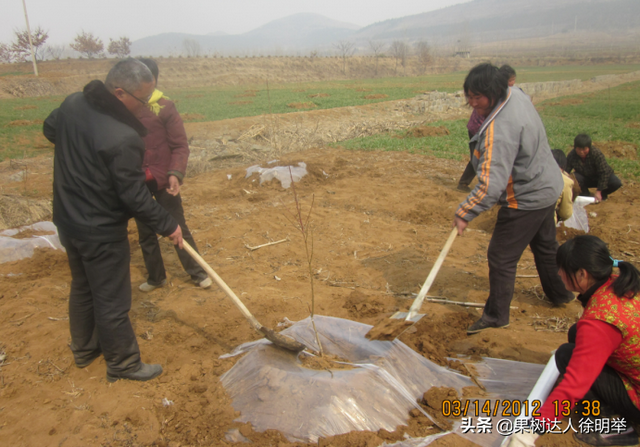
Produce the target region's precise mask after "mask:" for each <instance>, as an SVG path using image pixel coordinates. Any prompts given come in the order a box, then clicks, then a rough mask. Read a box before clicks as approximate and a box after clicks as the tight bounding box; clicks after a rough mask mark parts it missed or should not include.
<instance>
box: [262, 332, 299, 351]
mask: <svg viewBox="0 0 640 447" xmlns="http://www.w3.org/2000/svg"><path fill="white" fill-rule="evenodd" d="M259 330H260V332H261V333H262V334H263V335H264V336H265V337H266V339H267V340H269V341H270V342H271V343H273V344H274V345H276V346H278V347H279V348H283V349H286V350H287V351H292V352H300V351H304V350H305V349H306V348H307V347H306V346H305V345H303V344H302V343H300V342H297V341H295V340H294V339H293V338H291V337H287V336H286V335H282V334H278V333H277V332H276V331H274V330H273V329H269V328H267V327H264V326H262V327H261V328H260V329H259Z"/></svg>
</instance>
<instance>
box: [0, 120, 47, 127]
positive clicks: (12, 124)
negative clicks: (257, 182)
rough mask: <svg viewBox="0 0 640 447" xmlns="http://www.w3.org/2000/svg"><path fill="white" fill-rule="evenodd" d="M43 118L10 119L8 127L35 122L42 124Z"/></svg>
mask: <svg viewBox="0 0 640 447" xmlns="http://www.w3.org/2000/svg"><path fill="white" fill-rule="evenodd" d="M42 123H43V121H42V120H15V121H9V123H8V124H7V127H22V126H31V125H34V124H42Z"/></svg>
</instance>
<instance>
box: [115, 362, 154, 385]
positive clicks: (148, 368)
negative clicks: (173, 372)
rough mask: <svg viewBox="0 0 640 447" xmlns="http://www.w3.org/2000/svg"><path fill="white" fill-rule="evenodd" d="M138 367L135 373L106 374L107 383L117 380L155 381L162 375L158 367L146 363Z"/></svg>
mask: <svg viewBox="0 0 640 447" xmlns="http://www.w3.org/2000/svg"><path fill="white" fill-rule="evenodd" d="M140 365H141V366H140V369H138V370H137V371H136V372H126V373H122V374H111V373H107V382H111V383H113V382H115V381H116V380H119V379H127V380H137V381H139V382H146V381H147V380H151V379H155V378H156V377H158V376H159V375H160V374H162V366H160V365H149V364H148V363H140Z"/></svg>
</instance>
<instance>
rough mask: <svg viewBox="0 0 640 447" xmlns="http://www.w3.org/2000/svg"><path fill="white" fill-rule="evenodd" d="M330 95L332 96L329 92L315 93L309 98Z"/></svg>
mask: <svg viewBox="0 0 640 447" xmlns="http://www.w3.org/2000/svg"><path fill="white" fill-rule="evenodd" d="M329 96H331V95H330V94H329V93H314V94H312V95H309V98H328V97H329Z"/></svg>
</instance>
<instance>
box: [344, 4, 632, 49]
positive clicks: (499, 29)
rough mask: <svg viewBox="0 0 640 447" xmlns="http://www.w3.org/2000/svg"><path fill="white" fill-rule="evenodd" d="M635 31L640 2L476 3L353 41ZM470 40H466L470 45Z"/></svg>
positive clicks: (402, 21)
mask: <svg viewBox="0 0 640 447" xmlns="http://www.w3.org/2000/svg"><path fill="white" fill-rule="evenodd" d="M574 30H575V31H589V32H593V33H596V32H604V33H608V34H613V35H616V34H624V33H629V32H631V33H635V32H638V31H639V30H640V1H638V0H536V1H531V0H474V1H471V2H468V3H464V4H460V5H454V6H450V7H447V8H443V9H440V10H438V11H432V12H428V13H423V14H416V15H412V16H407V17H402V18H399V19H392V20H387V21H384V22H379V23H376V24H373V25H369V26H367V27H364V28H362V29H360V30H358V32H356V33H355V34H354V35H353V36H352V38H353V39H354V40H356V41H359V42H361V43H362V42H364V41H368V40H382V41H390V40H396V39H401V40H409V41H416V40H420V39H425V40H428V41H433V40H438V41H440V42H447V41H450V42H458V41H460V44H461V45H470V44H472V43H473V42H475V43H476V44H478V43H486V42H494V41H504V40H510V39H522V38H534V37H544V36H549V35H553V34H560V33H568V32H572V31H574ZM465 40H467V42H465Z"/></svg>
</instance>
